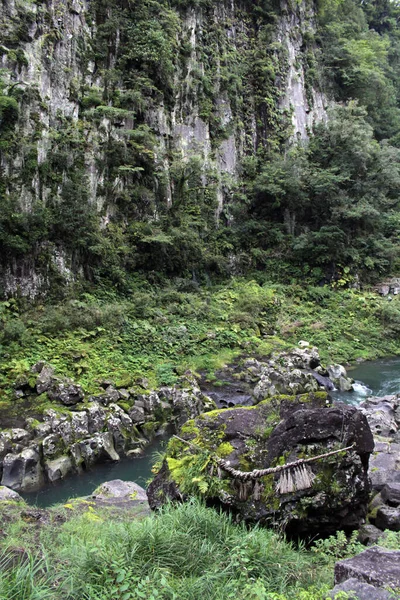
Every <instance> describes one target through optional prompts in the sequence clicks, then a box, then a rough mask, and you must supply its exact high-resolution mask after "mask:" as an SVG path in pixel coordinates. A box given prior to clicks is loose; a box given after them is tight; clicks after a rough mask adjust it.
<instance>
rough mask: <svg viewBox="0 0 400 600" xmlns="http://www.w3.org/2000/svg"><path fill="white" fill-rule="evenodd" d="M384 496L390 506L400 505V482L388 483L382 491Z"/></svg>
mask: <svg viewBox="0 0 400 600" xmlns="http://www.w3.org/2000/svg"><path fill="white" fill-rule="evenodd" d="M381 495H382V498H383V500H384V502H386V504H388V505H389V506H399V505H400V483H397V482H391V483H387V484H386V485H385V487H384V488H383V489H382V491H381Z"/></svg>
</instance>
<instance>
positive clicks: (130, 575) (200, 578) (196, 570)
mask: <svg viewBox="0 0 400 600" xmlns="http://www.w3.org/2000/svg"><path fill="white" fill-rule="evenodd" d="M59 541H60V542H61V544H62V548H63V552H62V554H63V559H64V560H67V561H68V562H70V566H69V567H68V569H69V572H70V573H71V574H72V575H73V577H72V578H73V581H74V586H75V595H73V596H72V597H74V598H75V597H77V598H78V597H84V598H90V599H93V600H94V599H96V600H103V599H104V600H106V599H107V600H108V599H109V598H121V599H123V600H131V599H134V598H142V597H143V598H153V597H154V598H166V599H175V598H176V599H178V598H179V599H180V600H186V599H187V600H197V599H199V600H200V599H201V600H205V599H209V600H211V599H214V598H215V599H216V600H222V599H224V598H236V599H239V598H243V599H245V598H246V599H248V598H252V597H254V598H257V597H258V596H252V591H251V588H252V587H254V586H255V587H258V588H259V590H260V593H261V592H262V591H264V592H265V594H266V593H267V592H279V593H288V594H292V597H295V596H293V593H294V591H295V590H296V589H298V588H299V587H300V586H301V585H303V586H305V585H307V584H309V583H311V579H312V572H313V567H312V565H311V560H310V558H309V556H308V555H307V554H306V552H304V551H303V550H301V549H300V550H295V549H294V548H293V547H292V546H291V545H290V544H288V543H286V542H285V541H284V540H282V539H281V538H279V536H278V535H276V534H275V533H274V532H272V531H270V530H266V529H261V528H253V529H251V530H247V529H246V528H245V526H243V525H235V524H233V523H232V522H231V520H230V519H229V517H227V516H226V515H219V514H218V513H217V512H216V511H214V510H211V509H207V508H205V507H204V506H202V505H200V504H198V503H197V502H193V503H189V504H184V505H181V506H178V507H167V508H166V509H164V511H163V512H162V513H161V514H160V515H158V516H156V517H151V518H148V519H146V520H144V521H142V522H138V521H134V522H132V523H129V524H126V523H102V524H101V526H98V527H95V528H94V527H93V524H91V523H82V521H80V522H76V521H75V522H74V521H71V522H70V523H69V525H68V526H67V527H66V528H65V529H64V532H63V533H62V535H61V536H60V539H59ZM71 557H74V558H73V559H72V560H71ZM141 590H143V591H141ZM79 594H80V595H81V596H79ZM265 594H264V596H262V595H261V596H259V597H260V598H262V597H266V595H265Z"/></svg>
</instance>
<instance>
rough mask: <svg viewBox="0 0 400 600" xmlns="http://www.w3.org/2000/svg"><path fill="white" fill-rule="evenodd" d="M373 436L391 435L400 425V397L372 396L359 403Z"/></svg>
mask: <svg viewBox="0 0 400 600" xmlns="http://www.w3.org/2000/svg"><path fill="white" fill-rule="evenodd" d="M360 409H361V410H362V411H363V412H364V414H365V415H366V417H367V419H368V423H369V425H370V427H371V431H372V433H373V434H374V435H375V436H383V437H388V438H390V437H392V436H393V435H395V434H396V433H397V431H398V429H399V427H400V412H399V409H400V397H399V396H395V395H392V396H383V397H381V398H378V397H372V398H368V399H367V400H365V402H363V403H362V404H361V405H360Z"/></svg>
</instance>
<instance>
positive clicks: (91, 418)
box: [87, 402, 106, 434]
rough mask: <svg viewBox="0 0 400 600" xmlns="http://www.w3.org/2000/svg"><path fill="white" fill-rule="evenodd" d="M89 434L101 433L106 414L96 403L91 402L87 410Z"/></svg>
mask: <svg viewBox="0 0 400 600" xmlns="http://www.w3.org/2000/svg"><path fill="white" fill-rule="evenodd" d="M87 416H88V429H89V434H92V433H98V432H100V431H102V429H103V427H104V425H105V422H106V412H105V410H104V408H103V407H102V406H100V404H99V403H98V402H91V403H90V404H89V406H88V408H87Z"/></svg>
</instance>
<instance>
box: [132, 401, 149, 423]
mask: <svg viewBox="0 0 400 600" xmlns="http://www.w3.org/2000/svg"><path fill="white" fill-rule="evenodd" d="M129 416H130V418H131V419H132V421H133V422H134V423H137V424H138V425H141V424H143V423H144V422H145V420H146V419H145V414H144V408H142V407H141V406H137V405H136V403H135V405H134V406H133V408H131V410H130V411H129Z"/></svg>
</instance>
